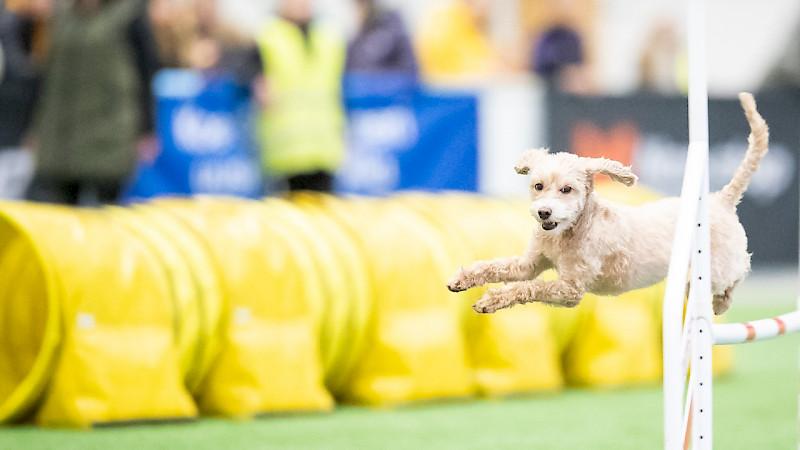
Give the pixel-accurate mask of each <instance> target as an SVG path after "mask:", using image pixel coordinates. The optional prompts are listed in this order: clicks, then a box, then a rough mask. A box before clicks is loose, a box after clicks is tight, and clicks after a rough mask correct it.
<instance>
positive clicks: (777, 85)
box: [762, 22, 800, 92]
mask: <svg viewBox="0 0 800 450" xmlns="http://www.w3.org/2000/svg"><path fill="white" fill-rule="evenodd" d="M762 89H790V90H793V91H795V92H800V22H798V24H797V25H795V28H794V31H793V32H792V35H791V37H790V39H789V41H788V42H787V44H786V46H785V48H784V49H783V51H782V52H781V54H780V56H779V57H778V60H777V61H776V62H775V64H774V65H773V66H772V68H771V69H770V70H769V72H768V73H767V77H766V78H765V80H764V82H763V83H762Z"/></svg>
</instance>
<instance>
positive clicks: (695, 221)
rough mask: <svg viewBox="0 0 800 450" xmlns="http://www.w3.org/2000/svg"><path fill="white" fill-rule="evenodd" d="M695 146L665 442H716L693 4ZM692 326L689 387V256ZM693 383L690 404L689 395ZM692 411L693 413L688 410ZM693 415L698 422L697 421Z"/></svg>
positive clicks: (678, 245)
mask: <svg viewBox="0 0 800 450" xmlns="http://www.w3.org/2000/svg"><path fill="white" fill-rule="evenodd" d="M688 6H689V8H688V23H689V26H688V30H689V151H688V154H687V158H686V169H685V171H684V179H683V187H682V189H681V209H680V213H679V216H678V220H677V225H676V231H675V237H674V240H673V246H672V257H671V259H670V266H669V271H668V274H667V286H666V291H665V293H664V310H663V311H664V312H663V328H662V332H663V345H664V352H663V358H664V364H663V368H664V369H663V370H664V447H665V448H666V449H667V450H672V449H681V448H686V447H688V445H689V439H688V438H689V434H690V433H689V430H688V427H691V428H692V433H691V438H692V439H691V444H692V445H693V447H694V448H698V449H699V448H711V442H712V433H711V431H712V430H711V417H712V415H711V407H712V402H711V379H710V378H711V345H712V342H711V339H712V333H711V322H712V318H713V314H712V312H711V284H710V254H709V242H710V238H709V230H710V227H709V218H708V205H707V198H708V91H707V85H706V71H705V65H706V51H705V4H704V0H689V2H688ZM690 260H691V262H692V267H691V274H690V278H689V280H690V293H689V306H688V307H687V310H686V314H687V316H688V317H687V320H686V324H687V326H688V327H690V330H688V331H689V333H688V336H689V337H690V338H691V339H690V343H689V344H690V345H689V349H690V351H691V354H692V358H691V364H692V377H691V385H690V386H688V387H686V371H685V368H684V365H683V359H684V352H685V346H684V345H683V342H682V334H683V323H684V320H683V311H684V309H683V308H684V296H685V292H686V273H687V270H688V268H689V261H690ZM685 388H686V390H687V394H686V398H687V400H686V404H685V405H684V402H683V401H682V398H683V394H684V389H685ZM684 411H686V413H685V412H684ZM689 417H691V420H690V419H689Z"/></svg>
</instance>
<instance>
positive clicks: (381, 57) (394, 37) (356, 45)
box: [345, 0, 419, 77]
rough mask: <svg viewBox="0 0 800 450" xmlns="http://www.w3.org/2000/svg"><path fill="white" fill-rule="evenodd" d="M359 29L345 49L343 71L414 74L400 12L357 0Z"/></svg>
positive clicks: (414, 62)
mask: <svg viewBox="0 0 800 450" xmlns="http://www.w3.org/2000/svg"><path fill="white" fill-rule="evenodd" d="M356 3H357V6H358V12H359V19H360V21H359V23H360V26H359V30H358V34H357V35H356V36H355V38H353V40H352V41H351V42H350V44H349V45H348V48H347V62H346V66H345V70H346V71H347V72H362V73H386V72H392V73H404V74H408V75H413V76H415V77H416V76H417V74H418V73H419V66H418V64H417V58H416V55H415V54H414V48H413V46H412V44H411V39H409V36H408V32H407V31H406V27H405V25H404V24H403V20H402V19H401V18H400V15H399V14H397V13H396V12H394V11H389V10H387V9H385V8H383V7H381V6H380V5H378V4H377V2H376V0H357V1H356Z"/></svg>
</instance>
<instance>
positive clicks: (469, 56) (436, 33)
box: [415, 0, 502, 77]
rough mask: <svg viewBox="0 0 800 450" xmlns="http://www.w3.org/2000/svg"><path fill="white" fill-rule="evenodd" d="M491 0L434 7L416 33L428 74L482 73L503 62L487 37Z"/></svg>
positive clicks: (462, 0)
mask: <svg viewBox="0 0 800 450" xmlns="http://www.w3.org/2000/svg"><path fill="white" fill-rule="evenodd" d="M491 8H492V0H455V1H450V2H448V3H446V4H444V5H441V6H440V7H434V9H432V10H431V12H430V14H429V15H428V16H427V17H425V18H424V20H423V21H422V24H421V25H420V28H419V32H418V33H417V36H416V39H415V40H416V47H417V52H418V55H419V62H420V68H421V70H422V72H423V74H424V75H425V76H427V77H441V76H453V75H461V76H463V75H466V76H485V75H489V74H492V73H495V72H497V71H498V69H499V68H500V67H501V66H502V64H501V63H500V58H499V55H498V54H497V52H496V50H495V49H494V48H493V46H492V43H491V39H490V38H489V32H488V28H489V17H490V13H491Z"/></svg>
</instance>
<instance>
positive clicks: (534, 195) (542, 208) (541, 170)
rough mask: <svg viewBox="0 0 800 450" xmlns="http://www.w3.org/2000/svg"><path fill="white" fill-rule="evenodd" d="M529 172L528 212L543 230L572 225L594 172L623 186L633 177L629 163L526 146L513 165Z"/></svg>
mask: <svg viewBox="0 0 800 450" xmlns="http://www.w3.org/2000/svg"><path fill="white" fill-rule="evenodd" d="M514 169H515V170H516V171H517V173H519V174H522V175H529V177H530V194H531V215H532V216H533V218H534V219H536V220H537V221H538V222H539V223H540V224H541V227H542V230H544V232H545V233H552V234H558V233H561V232H563V231H564V230H568V229H570V228H572V226H573V225H575V223H576V221H577V220H578V218H580V216H581V213H582V212H583V210H584V208H585V207H586V202H587V201H588V200H589V194H591V193H592V191H593V190H594V176H595V175H596V174H598V173H602V174H605V175H608V176H609V177H611V179H612V180H614V181H618V182H620V183H622V184H624V185H626V186H633V185H634V184H635V183H636V180H637V177H636V175H634V174H633V172H631V168H630V167H626V166H623V165H622V164H621V163H619V162H617V161H612V160H610V159H606V158H583V157H579V156H577V155H574V154H571V153H548V151H547V149H543V148H538V149H534V150H528V151H527V152H525V153H524V154H523V155H522V157H521V158H520V160H519V162H518V163H517V165H516V166H515V167H514Z"/></svg>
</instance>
